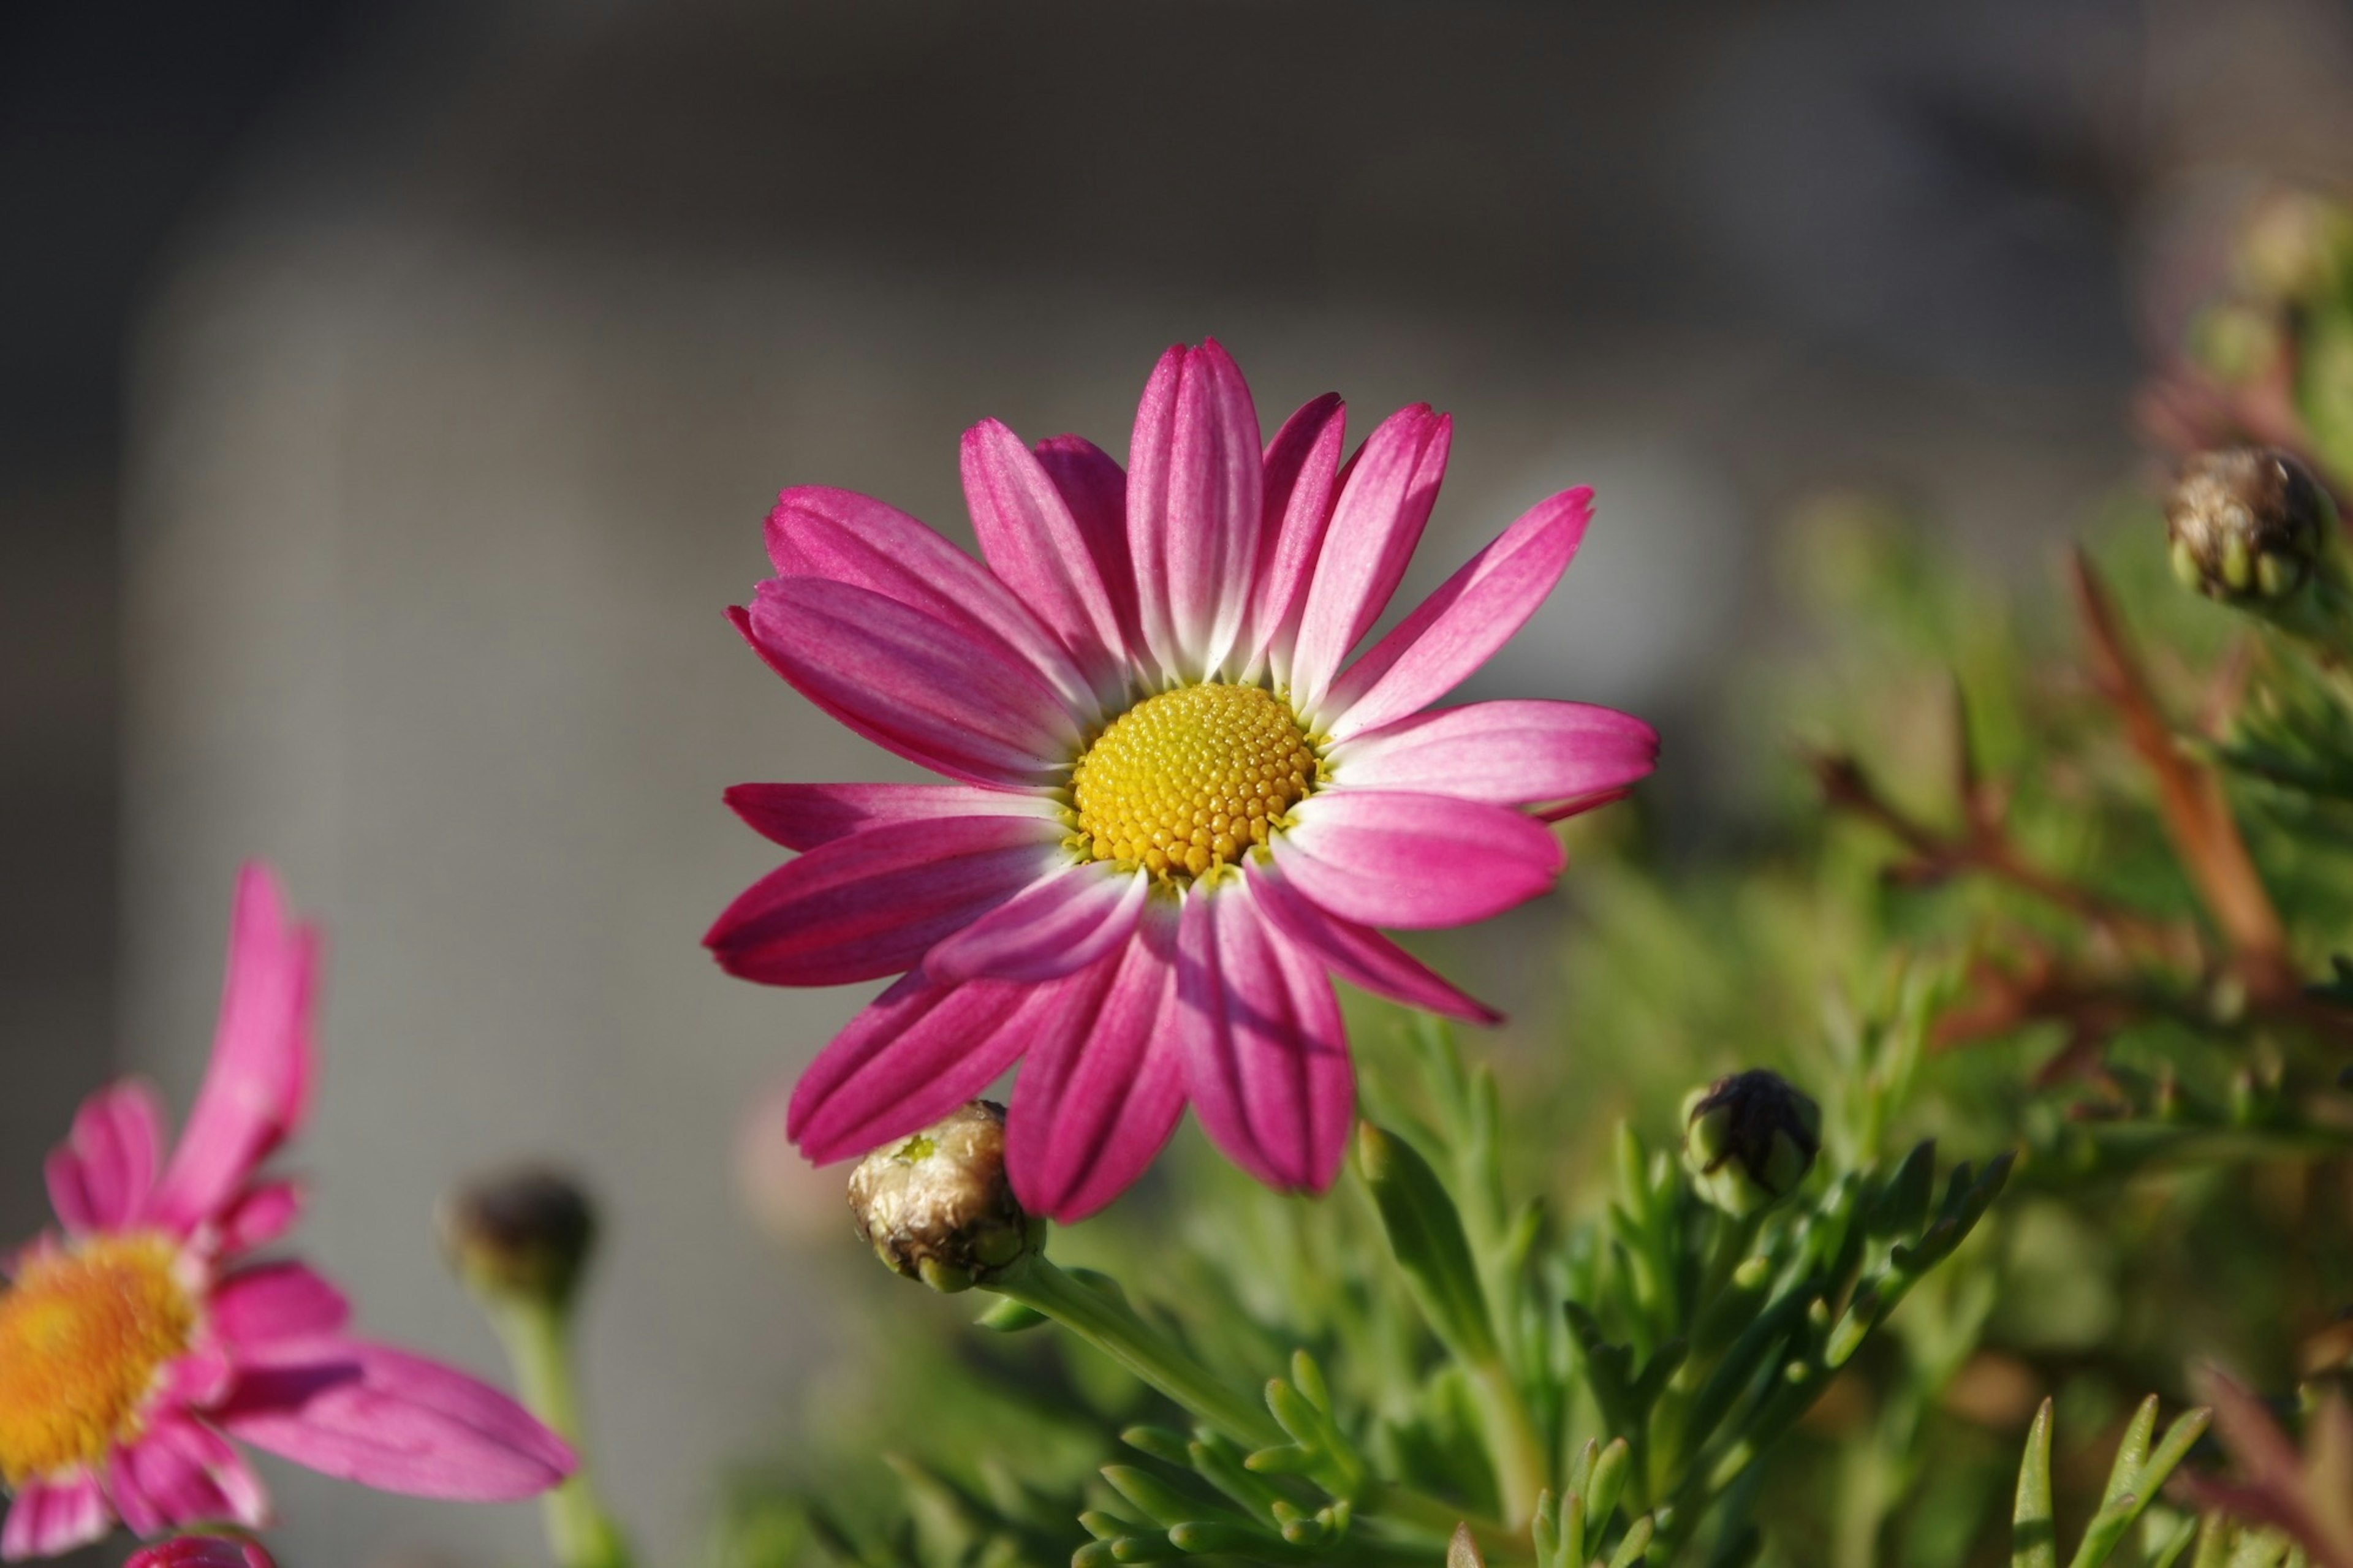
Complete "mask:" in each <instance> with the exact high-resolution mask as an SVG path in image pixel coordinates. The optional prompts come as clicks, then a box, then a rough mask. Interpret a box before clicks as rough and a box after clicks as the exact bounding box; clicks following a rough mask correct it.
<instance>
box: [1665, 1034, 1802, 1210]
mask: <svg viewBox="0 0 2353 1568" xmlns="http://www.w3.org/2000/svg"><path fill="white" fill-rule="evenodd" d="M1821 1134H1822V1110H1821V1107H1820V1106H1819V1105H1816V1104H1815V1103H1814V1102H1813V1100H1811V1099H1810V1098H1809V1097H1807V1096H1806V1095H1804V1094H1802V1093H1800V1092H1799V1090H1797V1089H1794V1088H1792V1087H1791V1086H1790V1084H1789V1082H1788V1079H1784V1078H1783V1077H1781V1075H1780V1074H1778V1073H1776V1072H1767V1071H1766V1070H1764V1069H1763V1068H1756V1069H1752V1070H1751V1071H1748V1072H1739V1073H1731V1074H1728V1075H1726V1076H1725V1077H1723V1078H1720V1079H1716V1080H1715V1082H1714V1083H1713V1084H1710V1085H1709V1086H1708V1087H1707V1088H1705V1089H1694V1090H1693V1091H1692V1092H1691V1093H1690V1094H1689V1095H1688V1096H1686V1097H1685V1098H1684V1100H1683V1169H1685V1170H1686V1171H1688V1172H1690V1173H1691V1178H1692V1183H1693V1184H1694V1186H1696V1187H1697V1188H1698V1189H1699V1193H1700V1195H1701V1196H1702V1197H1704V1198H1705V1199H1706V1200H1707V1201H1708V1202H1709V1203H1711V1204H1714V1205H1715V1206H1716V1207H1717V1208H1719V1209H1722V1210H1723V1211H1724V1212H1725V1214H1728V1215H1732V1216H1733V1217H1734V1218H1736V1219H1739V1218H1745V1217H1746V1216H1747V1215H1752V1214H1756V1213H1757V1212H1758V1211H1760V1210H1762V1209H1766V1208H1769V1207H1770V1206H1772V1205H1774V1204H1776V1203H1778V1202H1779V1201H1780V1200H1781V1199H1782V1198H1784V1197H1787V1196H1788V1194H1790V1192H1792V1191H1793V1190H1795V1189H1796V1187H1797V1185H1798V1184H1799V1182H1801V1181H1803V1180H1805V1177H1806V1173H1807V1172H1808V1171H1810V1170H1812V1169H1813V1166H1814V1156H1815V1155H1816V1154H1817V1153H1819V1152H1820V1150H1821Z"/></svg>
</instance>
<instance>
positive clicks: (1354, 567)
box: [1291, 404, 1454, 709]
mask: <svg viewBox="0 0 2353 1568" xmlns="http://www.w3.org/2000/svg"><path fill="white" fill-rule="evenodd" d="M1453 444H1454V422H1453V420H1452V419H1451V418H1450V417H1449V416H1446V415H1443V414H1437V413H1433V412H1432V411H1431V410H1430V405H1428V404H1416V405H1414V406H1412V407H1410V408H1400V409H1398V411H1397V412H1396V413H1395V414H1392V415H1390V416H1388V418H1387V419H1386V420H1384V421H1382V423H1381V426H1380V428H1378V429H1377V430H1375V431H1374V432H1373V433H1372V435H1371V436H1370V437H1367V438H1366V442H1365V447H1364V450H1363V451H1361V452H1359V453H1358V454H1357V455H1356V460H1355V462H1354V463H1353V464H1352V465H1351V467H1350V468H1349V471H1348V478H1347V481H1346V483H1345V485H1343V486H1342V488H1341V490H1340V500H1339V502H1338V504H1337V505H1336V506H1335V508H1334V509H1333V512H1332V524H1331V528H1330V529H1329V531H1326V532H1325V534H1324V545H1323V549H1322V550H1321V552H1319V553H1318V554H1317V557H1316V561H1315V580H1314V583H1313V584H1310V585H1309V587H1308V591H1307V602H1306V606H1305V609H1304V612H1303V615H1302V616H1301V619H1300V623H1299V639H1298V649H1297V652H1296V653H1294V654H1293V658H1292V665H1291V670H1292V674H1291V682H1292V690H1293V693H1294V695H1295V696H1296V698H1297V700H1298V701H1299V703H1300V705H1301V706H1302V708H1303V709H1313V708H1314V705H1315V704H1316V703H1317V702H1318V701H1319V700H1321V699H1322V697H1323V695H1324V688H1325V687H1327V686H1328V685H1330V684H1331V681H1332V677H1333V674H1334V672H1335V671H1336V670H1337V669H1338V668H1340V661H1341V660H1342V659H1344V658H1347V657H1348V650H1349V649H1350V648H1352V647H1356V639H1357V638H1359V637H1363V636H1364V635H1365V634H1366V632H1367V631H1370V630H1371V629H1372V626H1373V623H1374V622H1375V621H1377V620H1379V619H1380V618H1381V612H1382V611H1383V610H1385V609H1387V608H1388V603H1389V595H1392V594H1395V593H1396V592H1397V585H1398V582H1399V581H1400V580H1402V579H1403V578H1404V576H1405V569H1406V564H1407V563H1409V561H1411V560H1412V559H1413V551H1414V546H1415V545H1417V544H1419V543H1420V542H1421V531H1422V529H1423V528H1424V527H1425V526H1426V525H1427V524H1428V523H1429V521H1430V508H1431V507H1433V506H1435V505H1436V504H1437V502H1438V487H1439V483H1440V480H1442V479H1445V477H1446V458H1447V454H1448V453H1449V452H1450V451H1451V449H1452V447H1453Z"/></svg>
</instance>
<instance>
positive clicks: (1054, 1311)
mask: <svg viewBox="0 0 2353 1568" xmlns="http://www.w3.org/2000/svg"><path fill="white" fill-rule="evenodd" d="M983 1283H984V1285H985V1287H986V1288H987V1289H991V1290H994V1291H996V1292H997V1294H999V1295H1001V1296H1008V1297H1010V1298H1012V1299H1013V1300H1016V1301H1018V1302H1020V1303H1021V1304H1022V1305H1023V1306H1025V1307H1028V1308H1029V1309H1030V1310H1033V1311H1038V1312H1042V1313H1044V1314H1045V1315H1046V1316H1047V1317H1050V1318H1051V1319H1053V1320H1054V1321H1056V1322H1058V1323H1060V1324H1061V1325H1062V1327H1064V1328H1066V1329H1068V1330H1070V1331H1071V1332H1072V1333H1074V1334H1076V1335H1078V1336H1079V1337H1080V1338H1081V1339H1082V1340H1084V1341H1086V1342H1088V1343H1089V1344H1091V1345H1092V1346H1094V1347H1095V1348H1096V1349H1097V1350H1099V1351H1101V1352H1103V1353H1104V1354H1105V1355H1107V1356H1109V1357H1111V1358H1112V1360H1113V1361H1115V1362H1117V1363H1120V1365H1122V1366H1124V1367H1125V1368H1127V1370H1128V1371H1130V1372H1132V1373H1135V1375H1136V1376H1138V1377H1140V1378H1142V1379H1143V1380H1144V1381H1145V1382H1146V1383H1148V1384H1151V1385H1152V1386H1153V1387H1155V1388H1156V1389H1158V1390H1159V1391H1160V1392H1161V1393H1163V1394H1166V1395H1167V1396H1168V1397H1169V1398H1171V1399H1173V1400H1175V1401H1176V1403H1177V1404H1179V1405H1183V1406H1184V1407H1185V1408H1186V1409H1187V1410H1189V1411H1191V1412H1192V1413H1193V1414H1194V1415H1198V1416H1199V1417H1200V1418H1201V1419H1202V1420H1204V1421H1206V1422H1208V1424H1209V1425H1210V1426H1215V1427H1216V1428H1217V1429H1218V1430H1219V1431H1220V1432H1223V1433H1224V1434H1225V1435H1226V1436H1229V1437H1231V1438H1232V1439H1233V1440H1234V1441H1236V1442H1237V1443H1240V1444H1243V1445H1244V1446H1246V1447H1251V1448H1271V1447H1275V1446H1276V1445H1278V1444H1282V1443H1287V1442H1289V1441H1290V1440H1291V1439H1290V1437H1289V1436H1288V1435H1286V1434H1285V1433H1284V1432H1283V1430H1282V1427H1280V1426H1276V1425H1275V1422H1274V1417H1273V1416H1271V1415H1268V1414H1267V1412H1266V1409H1265V1407H1264V1406H1263V1405H1260V1404H1258V1403H1257V1402H1255V1401H1253V1400H1251V1399H1250V1398H1249V1397H1247V1396H1246V1395H1244V1394H1240V1393H1237V1392H1236V1391H1235V1390H1233V1389H1231V1388H1229V1387H1228V1386H1227V1385H1226V1384H1225V1383H1223V1382H1222V1381H1221V1380H1219V1377H1218V1376H1217V1375H1216V1374H1215V1373H1212V1372H1210V1371H1209V1370H1208V1368H1207V1367H1205V1366H1203V1365H1202V1364H1201V1363H1199V1362H1197V1361H1195V1360H1194V1359H1193V1358H1192V1357H1191V1356H1190V1355H1187V1353H1186V1352H1185V1351H1184V1350H1183V1349H1182V1348H1180V1347H1179V1346H1178V1345H1177V1344H1176V1342H1175V1341H1174V1340H1171V1339H1170V1338H1169V1337H1168V1336H1167V1335H1166V1334H1164V1333H1162V1332H1161V1331H1159V1330H1157V1329H1155V1328H1154V1327H1153V1326H1152V1325H1151V1324H1149V1323H1147V1322H1145V1321H1144V1320H1143V1319H1142V1318H1140V1317H1138V1316H1137V1315H1136V1313H1135V1310H1134V1308H1132V1307H1130V1306H1128V1305H1127V1303H1126V1302H1124V1301H1122V1300H1118V1299H1116V1298H1115V1297H1113V1296H1111V1295H1109V1294H1107V1293H1106V1292H1103V1291H1101V1290H1096V1289H1092V1288H1091V1287H1089V1286H1086V1285H1082V1284H1081V1283H1080V1282H1079V1281H1078V1280H1076V1279H1071V1277H1070V1276H1069V1275H1067V1274H1065V1273H1063V1272H1062V1271H1061V1270H1060V1268H1056V1267H1054V1265H1053V1264H1051V1263H1050V1262H1048V1261H1047V1260H1046V1257H1045V1255H1044V1254H1043V1253H1036V1252H1033V1253H1030V1254H1029V1255H1028V1256H1026V1257H1024V1258H1022V1259H1021V1260H1020V1261H1018V1262H1017V1263H1015V1264H1014V1265H1013V1266H1012V1267H1011V1268H1008V1269H1006V1270H1005V1271H1004V1272H1003V1273H1001V1274H999V1275H998V1276H997V1278H996V1279H989V1280H986V1281H984V1282H983Z"/></svg>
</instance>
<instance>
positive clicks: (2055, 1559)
mask: <svg viewBox="0 0 2353 1568" xmlns="http://www.w3.org/2000/svg"><path fill="white" fill-rule="evenodd" d="M2010 1568H2059V1522H2058V1520H2057V1518H2056V1517H2055V1516H2054V1515H2053V1514H2052V1508H2051V1401H2049V1400H2048V1399H2046V1400H2044V1401H2043V1402H2042V1409H2040V1410H2037V1411H2036V1412H2035V1413H2034V1425H2033V1426H2032V1427H2031V1428H2030V1429H2029V1430H2028V1432H2027V1434H2026V1457H2025V1458H2023V1459H2021V1460H2020V1461H2019V1466H2018V1506H2017V1507H2016V1508H2015V1509H2013V1510H2011V1512H2010Z"/></svg>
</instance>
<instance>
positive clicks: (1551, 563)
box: [1314, 489, 1593, 740]
mask: <svg viewBox="0 0 2353 1568" xmlns="http://www.w3.org/2000/svg"><path fill="white" fill-rule="evenodd" d="M1592 518H1593V492H1592V491H1591V490H1588V489H1573V490H1568V491H1566V492H1564V493H1562V494H1560V495H1556V496H1555V497H1553V498H1552V499H1551V500H1546V501H1541V502H1539V503H1537V504H1536V505H1535V507H1533V508H1531V509H1530V510H1528V512H1527V513H1526V515H1525V516H1524V517H1522V518H1521V519H1520V520H1519V521H1517V522H1514V524H1512V526H1511V527H1509V528H1507V529H1505V530H1504V531H1503V533H1502V535H1501V536H1500V537H1498V538H1497V539H1496V541H1495V542H1493V544H1490V545H1489V546H1487V548H1486V549H1484V550H1482V551H1481V552H1479V553H1478V554H1476V555H1474V556H1472V558H1471V559H1470V561H1468V562H1467V563H1464V565H1463V567H1462V569H1461V571H1460V572H1457V573H1455V574H1454V575H1453V576H1451V577H1449V578H1448V579H1447V580H1446V581H1445V582H1444V583H1443V584H1440V586H1439V588H1438V591H1437V592H1435V593H1433V594H1431V595H1430V597H1429V598H1427V599H1424V600H1423V601H1422V602H1421V603H1420V604H1419V605H1417V606H1416V607H1415V609H1414V612H1413V613H1412V614H1411V615H1409V616H1407V617H1406V618H1405V619H1404V620H1402V621H1400V622H1398V624H1397V626H1395V627H1394V628H1393V629H1391V631H1390V632H1389V634H1388V636H1387V637H1383V638H1382V639H1381V640H1380V641H1379V642H1377V643H1375V644H1374V645H1373V647H1372V648H1371V650H1370V651H1368V652H1367V653H1366V655H1365V657H1364V658H1360V659H1358V660H1357V661H1356V663H1355V664H1353V665H1351V666H1349V667H1348V668H1347V669H1346V670H1345V672H1344V673H1343V674H1342V675H1341V677H1340V679H1338V680H1336V681H1335V682H1333V684H1332V690H1331V694H1330V696H1329V697H1328V698H1327V699H1326V700H1324V702H1323V703H1322V704H1321V705H1320V706H1318V707H1316V708H1315V709H1314V711H1315V712H1316V713H1317V716H1318V718H1319V719H1320V720H1321V721H1323V724H1324V728H1326V729H1327V730H1328V731H1330V732H1331V734H1332V735H1333V736H1334V737H1335V739H1339V740H1345V739H1346V738H1347V737H1349V736H1350V735H1356V734H1361V733H1363V732H1364V731H1367V730H1375V729H1378V728H1379V727H1380V726H1382V725H1384V724H1388V723H1391V722H1394V721H1397V720H1399V719H1402V718H1404V717H1406V716H1407V715H1408V714H1409V713H1417V712H1419V711H1420V710H1422V709H1424V708H1426V707H1428V706H1429V705H1430V703H1432V702H1435V701H1437V700H1439V699H1440V698H1441V697H1443V696H1445V695H1446V694H1447V693H1448V692H1450V691H1451V690H1453V689H1454V688H1455V687H1456V686H1458V685H1460V684H1461V682H1462V681H1463V679H1465V678H1467V677H1468V676H1469V675H1470V674H1471V673H1472V671H1473V670H1475V669H1477V668H1479V667H1480V666H1481V665H1482V664H1484V663H1486V662H1487V659H1488V657H1489V656H1490V655H1492V654H1493V652H1494V651H1495V650H1496V649H1497V648H1499V647H1503V646H1504V644H1505V643H1507V642H1509V641H1511V639H1512V635H1513V634H1514V632H1516V631H1518V630H1519V629H1520V627H1521V626H1525V624H1526V623H1527V618H1528V617H1529V616H1532V615H1535V612H1536V606H1537V605H1541V604H1543V603H1544V601H1545V595H1547V594H1549V593H1551V592H1552V589H1553V584H1556V583H1557V582H1559V581H1560V574H1562V573H1563V572H1566V571H1567V570H1568V563H1569V561H1570V558H1571V557H1573V556H1575V555H1576V553H1577V545H1578V544H1579V543H1580V542H1582V541H1583V540H1584V538H1585V527H1586V524H1587V523H1588V522H1590V521H1592ZM1336 531H1337V530H1336V527H1335V532H1336Z"/></svg>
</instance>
